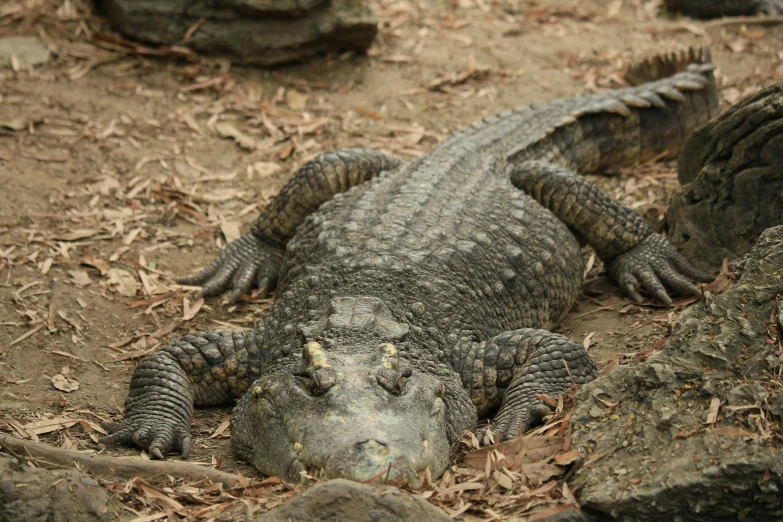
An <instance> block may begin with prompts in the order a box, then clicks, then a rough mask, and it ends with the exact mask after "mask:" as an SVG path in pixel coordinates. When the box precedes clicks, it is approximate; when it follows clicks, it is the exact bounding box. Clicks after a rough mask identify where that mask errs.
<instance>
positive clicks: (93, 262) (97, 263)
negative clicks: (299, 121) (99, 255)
mask: <svg viewBox="0 0 783 522" xmlns="http://www.w3.org/2000/svg"><path fill="white" fill-rule="evenodd" d="M82 264H83V265H87V266H91V267H94V268H97V269H98V270H99V271H100V272H101V275H102V276H105V275H106V272H108V271H109V263H107V262H106V261H104V260H103V259H96V258H94V257H90V256H84V257H83V258H82Z"/></svg>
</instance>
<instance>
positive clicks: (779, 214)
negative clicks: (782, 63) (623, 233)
mask: <svg viewBox="0 0 783 522" xmlns="http://www.w3.org/2000/svg"><path fill="white" fill-rule="evenodd" d="M782 165H783V84H780V83H779V84H777V85H773V86H771V87H768V88H766V89H764V90H762V91H760V92H758V93H757V94H755V95H753V96H750V97H748V98H746V99H745V100H743V101H741V102H739V103H738V104H736V105H735V106H733V107H732V108H731V109H729V110H728V111H726V112H725V113H724V114H722V115H720V116H718V117H717V118H715V119H713V120H712V121H710V122H709V123H707V124H705V125H704V126H702V127H700V128H699V129H697V130H696V131H695V132H694V133H693V134H692V135H691V136H690V138H689V139H688V141H687V142H686V143H685V148H684V149H683V151H682V153H681V154H680V159H679V165H678V171H679V180H680V184H682V185H683V190H682V191H681V192H680V193H679V194H677V195H675V197H674V199H673V200H672V203H671V205H670V206H669V210H668V212H667V214H666V223H667V226H668V228H669V238H670V239H671V241H672V243H674V245H675V246H676V247H678V248H679V249H680V250H681V251H682V252H683V253H684V254H685V256H686V257H687V258H688V259H692V260H695V262H696V264H699V263H700V264H701V268H705V269H706V268H713V269H714V268H718V267H720V265H721V262H722V261H723V259H724V258H729V259H730V260H733V259H736V258H738V257H741V256H742V255H743V254H745V253H746V252H748V251H749V250H750V247H751V246H752V245H753V244H754V243H755V242H756V239H757V238H758V236H759V234H761V232H762V231H763V230H764V229H766V228H769V227H772V226H775V225H780V224H783V169H781V166H782Z"/></svg>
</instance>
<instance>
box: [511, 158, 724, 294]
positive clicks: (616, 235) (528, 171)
mask: <svg viewBox="0 0 783 522" xmlns="http://www.w3.org/2000/svg"><path fill="white" fill-rule="evenodd" d="M509 174H510V177H511V182H512V183H513V184H514V186H516V187H517V188H520V189H522V190H524V191H525V192H527V193H528V194H529V195H531V196H532V197H533V198H535V199H536V200H537V201H538V202H539V203H540V204H541V205H543V206H545V207H546V208H548V209H549V210H550V211H551V212H552V213H553V214H555V216H557V218H558V219H560V220H561V221H563V222H564V223H565V224H566V225H568V227H569V228H570V229H571V230H572V231H573V232H574V234H576V235H577V236H578V237H579V238H580V239H581V240H584V241H586V242H587V243H589V244H590V246H592V247H593V248H594V249H595V251H596V254H598V257H600V258H601V259H602V260H603V261H604V263H606V264H607V266H608V270H609V274H610V275H611V276H612V278H613V279H614V280H615V282H616V283H617V284H618V285H619V286H620V288H622V290H623V291H624V292H625V293H626V294H627V295H628V296H629V297H630V298H631V299H633V300H634V301H635V302H637V303H639V302H641V301H642V296H641V295H640V294H639V291H638V289H639V288H640V287H641V288H644V289H645V290H646V291H647V292H648V293H649V294H651V295H653V296H655V298H656V299H658V300H659V301H660V302H662V303H664V304H670V303H671V302H672V300H671V298H670V297H669V295H668V293H667V288H668V289H670V290H671V291H673V292H676V293H679V294H685V295H695V296H700V295H701V290H699V288H698V287H697V286H696V285H694V284H693V281H708V280H709V277H708V276H707V275H706V274H704V273H703V272H701V271H700V270H698V269H697V268H695V267H694V266H693V265H691V264H690V262H688V260H687V259H685V258H684V257H683V256H682V255H681V254H680V253H679V252H677V250H676V249H675V248H674V247H673V246H672V245H671V243H669V240H668V239H665V238H664V237H662V236H660V235H658V234H656V233H655V232H654V231H653V229H652V228H651V227H650V225H648V224H647V222H645V221H644V219H642V217H641V216H639V215H638V214H637V213H636V212H634V211H633V210H631V209H630V208H628V207H626V206H623V205H621V204H620V203H619V202H618V201H616V200H614V199H612V198H610V197H609V196H606V195H604V194H602V193H601V192H600V190H598V187H596V186H595V185H594V184H593V183H591V182H590V181H588V180H587V179H585V178H584V177H582V176H580V175H578V174H577V173H576V172H574V171H572V170H570V169H568V168H566V167H563V166H562V165H559V164H555V163H549V162H543V161H528V162H525V163H522V164H520V165H514V166H511V167H509Z"/></svg>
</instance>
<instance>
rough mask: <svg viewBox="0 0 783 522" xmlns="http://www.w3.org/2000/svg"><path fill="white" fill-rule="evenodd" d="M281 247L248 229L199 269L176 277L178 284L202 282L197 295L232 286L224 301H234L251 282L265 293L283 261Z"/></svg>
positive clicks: (211, 293) (274, 279)
mask: <svg viewBox="0 0 783 522" xmlns="http://www.w3.org/2000/svg"><path fill="white" fill-rule="evenodd" d="M283 254H284V251H283V249H282V248H280V247H278V246H276V245H272V244H271V243H268V242H266V241H264V240H263V239H260V238H259V237H258V236H256V235H255V234H253V233H252V232H251V233H248V234H245V235H244V236H242V237H240V238H239V239H237V240H236V241H232V242H231V243H229V244H228V245H227V246H226V248H224V249H223V251H222V252H220V254H219V255H218V257H217V258H215V260H214V261H212V263H210V264H209V265H208V266H207V267H206V268H204V269H203V270H202V271H201V272H199V273H197V274H194V275H192V276H187V277H182V278H180V279H177V282H178V283H180V284H186V285H202V288H201V290H200V291H199V293H198V295H197V297H211V296H214V295H219V294H221V293H223V292H224V291H226V290H232V292H231V296H230V297H229V300H228V302H229V303H230V304H234V303H236V302H237V301H238V300H239V296H241V295H242V294H246V293H248V292H249V291H250V289H251V288H253V286H254V285H255V286H257V287H258V288H259V290H260V296H261V297H262V298H264V297H266V295H267V293H268V292H269V291H270V290H272V288H274V286H275V284H276V282H277V275H278V273H279V271H280V265H281V264H282V261H283Z"/></svg>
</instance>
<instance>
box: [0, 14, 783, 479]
mask: <svg viewBox="0 0 783 522" xmlns="http://www.w3.org/2000/svg"><path fill="white" fill-rule="evenodd" d="M13 3H14V2H13V1H12V2H11V4H13ZM28 3H29V2H28ZM33 3H36V2H33ZM37 3H40V2H37ZM61 3H62V2H49V3H47V2H44V7H43V8H42V9H43V13H44V14H43V15H40V16H37V17H23V18H21V19H20V18H14V17H13V16H9V17H7V18H2V14H0V37H1V36H6V35H10V34H39V35H42V36H43V39H44V41H45V42H47V43H48V44H49V45H50V47H51V48H52V50H53V51H54V53H53V56H52V59H51V60H50V61H49V62H48V63H47V64H45V65H43V66H41V67H38V68H36V69H34V70H32V71H24V70H22V71H14V70H12V69H11V68H3V67H6V65H7V64H0V180H2V183H3V185H2V190H0V429H2V430H3V431H6V432H9V433H14V432H16V433H18V430H17V429H16V428H15V427H14V424H13V423H16V426H21V425H23V424H25V423H26V422H30V421H41V420H46V419H52V418H55V419H57V418H66V419H72V420H79V419H84V420H86V421H89V423H92V424H89V423H79V422H76V423H70V426H68V424H69V423H68V422H66V421H62V422H60V423H59V424H57V423H54V428H56V429H54V428H53V429H52V430H51V431H50V432H48V433H46V429H42V430H40V432H41V433H40V435H39V436H40V438H41V439H42V440H46V441H48V442H50V443H53V444H56V445H61V446H64V447H69V448H78V449H94V450H104V448H103V447H102V446H101V445H99V444H97V443H96V442H95V440H96V438H97V435H98V434H97V433H96V432H95V431H94V429H93V428H91V427H90V426H91V425H92V426H93V427H94V426H96V425H97V423H98V422H99V421H100V420H106V419H111V418H117V417H118V416H119V415H120V413H121V411H122V404H123V400H124V398H125V395H126V390H127V385H128V382H129V381H130V376H131V374H132V371H133V368H134V365H135V361H137V360H138V358H139V357H140V355H141V354H143V353H145V352H146V351H148V350H149V349H151V348H154V346H156V345H157V343H166V342H167V341H169V340H171V339H175V338H177V337H178V336H181V335H183V334H185V333H186V332H188V331H191V330H195V329H220V328H229V327H235V328H247V327H248V326H250V325H251V324H253V323H255V322H256V321H258V320H259V318H260V317H261V316H262V315H263V313H264V311H265V310H266V309H267V308H268V307H269V304H270V303H269V301H268V300H260V299H256V298H250V299H247V300H245V301H243V302H242V303H241V304H239V305H238V306H228V305H226V304H224V301H223V298H212V299H208V300H207V301H206V302H205V303H203V305H202V303H199V302H195V303H194V298H193V296H194V293H195V289H188V288H181V287H178V286H177V285H175V284H174V282H173V278H174V277H175V276H181V275H184V274H188V273H191V272H192V271H195V270H196V269H197V268H199V267H202V266H204V265H205V264H207V263H208V262H209V261H210V260H211V259H212V258H213V257H214V256H215V255H216V253H217V252H218V251H219V249H220V248H221V247H222V246H223V245H224V244H225V242H226V238H229V239H230V238H231V237H233V236H234V235H235V234H236V233H237V230H239V229H240V225H241V226H247V224H249V223H251V222H252V220H253V219H254V217H255V216H256V215H257V214H258V209H259V208H263V206H264V205H265V204H266V202H267V201H268V200H269V197H270V196H271V195H273V194H274V193H275V192H276V190H278V189H279V187H280V186H281V185H282V183H283V182H284V181H285V180H286V179H288V177H289V176H290V175H291V174H292V173H293V172H294V171H295V169H296V168H297V167H298V166H299V165H301V164H302V163H303V162H304V161H305V160H306V159H309V158H311V157H313V156H315V155H317V154H319V153H321V152H323V151H326V150H329V149H332V148H335V147H351V146H371V147H377V148H381V149H384V150H387V151H389V152H392V153H395V154H399V155H400V156H401V157H411V156H414V155H418V154H421V153H423V152H426V151H427V150H429V149H430V148H432V146H434V145H435V144H436V143H437V142H438V141H440V140H442V139H443V138H444V137H445V136H446V135H447V134H448V133H449V132H451V131H454V130H456V129H458V128H459V127H460V126H462V125H464V124H467V123H470V122H471V121H473V120H475V119H477V118H480V117H482V116H485V115H488V114H492V113H496V112H499V111H501V110H503V109H505V108H508V107H513V106H515V105H519V104H525V103H532V102H537V101H547V100H551V99H553V98H557V97H563V96H572V95H577V94H582V93H585V92H590V91H595V90H600V89H605V88H612V87H617V86H619V85H621V82H622V71H623V69H624V67H625V65H626V64H628V63H630V62H632V61H634V60H637V59H639V58H641V57H645V56H650V55H652V54H655V53H660V52H668V51H672V50H676V49H683V48H686V47H687V46H701V45H710V47H711V48H712V50H713V58H714V62H715V63H716V64H717V66H718V67H719V70H718V74H719V80H720V85H721V89H722V91H721V92H722V98H723V101H724V103H729V102H734V101H736V100H738V99H740V98H741V97H742V96H744V95H747V94H749V93H751V92H754V91H755V90H757V89H759V88H761V87H763V86H764V85H767V84H769V83H771V82H773V81H775V80H778V81H779V80H781V79H782V78H783V27H780V26H778V25H774V24H768V25H759V24H753V25H743V24H740V23H726V22H717V23H716V22H711V23H702V22H695V21H692V20H682V19H673V18H670V17H665V16H659V15H658V14H657V12H656V11H655V9H654V2H643V1H641V0H626V1H613V2H609V1H605V2H600V1H595V2H588V1H583V2H572V1H565V0H562V1H555V0H552V1H540V2H529V1H523V0H500V1H494V2H493V1H489V0H453V1H451V2H434V1H430V0H418V1H415V0H412V1H405V0H401V1H392V0H386V1H377V2H373V4H374V6H375V8H376V11H377V12H378V14H379V16H380V17H381V20H382V29H381V32H380V35H379V37H378V40H377V43H376V44H375V45H374V46H373V47H372V48H371V50H370V52H369V53H368V54H367V55H356V54H352V53H347V54H342V55H338V54H335V55H327V56H321V57H317V58H315V59H312V60H309V61H307V62H306V63H301V64H294V65H290V66H285V67H280V68H276V69H274V70H249V69H240V68H236V67H230V64H229V63H227V62H225V61H220V60H207V61H205V62H204V63H202V64H194V63H189V62H178V61H172V60H168V59H165V58H163V59H160V58H155V57H149V56H147V57H145V56H140V55H134V54H126V53H116V52H111V51H108V50H106V49H102V48H100V47H97V46H95V45H93V44H91V43H89V42H88V41H87V40H86V39H85V38H84V35H83V31H82V30H80V25H79V23H80V22H79V19H78V16H77V17H75V18H73V19H70V18H69V17H68V16H67V13H66V15H65V16H60V15H58V14H57V12H56V11H55V10H56V9H57V8H58V5H59V4H61ZM19 5H22V3H19ZM49 7H51V10H49V11H46V9H47V8H49ZM2 12H3V11H2V8H0V13H2ZM90 24H91V25H90V27H93V26H96V24H97V22H95V21H94V20H91V21H90ZM11 127H14V128H15V130H12V128H11ZM231 135H233V136H234V137H233V138H232V137H231ZM593 179H594V180H596V181H597V182H598V183H599V184H600V185H601V186H602V187H603V188H604V189H605V190H606V191H607V192H608V193H610V194H613V195H614V196H616V197H619V198H621V199H622V200H623V201H624V202H626V203H628V204H632V205H633V206H634V207H635V208H638V209H640V210H641V211H644V212H645V213H646V214H645V215H646V216H647V217H648V218H650V219H651V220H652V221H653V222H654V223H656V224H657V223H660V219H661V217H662V211H663V210H664V209H665V207H666V205H667V204H668V199H669V197H670V196H671V194H672V193H673V192H674V191H676V190H677V183H676V178H675V177H674V164H673V163H672V162H669V163H664V164H656V165H647V166H642V167H638V168H634V169H630V170H628V171H626V172H623V173H621V174H619V175H617V176H613V177H594V178H593ZM242 230H244V229H242ZM586 255H589V254H586ZM599 268H600V266H596V267H595V268H594V269H593V271H592V272H591V274H590V276H589V278H588V282H587V283H586V285H585V289H584V292H583V295H582V297H581V298H580V300H579V302H578V303H577V305H576V306H575V307H574V310H573V312H572V313H571V315H570V316H569V318H568V319H567V321H566V322H565V324H564V325H562V326H561V328H560V330H561V331H563V332H565V333H567V334H568V335H570V336H571V337H572V338H574V339H576V340H584V339H586V338H588V340H587V342H588V343H590V351H591V353H592V354H593V355H594V357H595V358H596V360H597V361H599V362H601V363H602V364H606V362H607V361H610V360H615V361H616V360H619V359H618V355H617V354H629V353H634V352H638V351H644V350H650V349H654V348H655V347H657V346H659V345H660V342H659V340H660V339H662V338H664V337H665V336H666V335H667V332H668V325H670V323H671V321H672V319H673V318H674V317H676V315H677V314H679V313H680V312H681V310H682V308H681V307H679V308H678V307H673V308H668V309H667V308H662V307H658V306H654V305H647V306H642V307H639V306H633V305H631V304H630V303H629V302H628V301H626V300H624V299H622V298H621V297H620V295H619V292H618V291H617V290H616V289H615V288H614V287H613V286H612V285H611V284H610V283H608V281H607V280H606V277H605V274H604V273H602V272H600V270H599ZM123 277H126V278H130V280H129V281H128V282H127V283H125V282H123ZM123 292H124V293H125V294H126V295H123ZM199 306H200V308H199ZM56 375H61V376H63V378H57V379H56V382H57V383H59V384H58V385H59V386H60V387H61V388H69V387H76V385H78V389H76V390H75V391H70V392H68V391H63V390H60V389H57V388H55V385H54V384H53V381H52V379H53V377H55V376H56ZM230 409H231V406H225V407H222V408H212V409H207V410H199V412H198V413H197V415H196V421H195V425H194V428H193V435H194V437H195V441H194V451H193V460H195V461H198V462H205V463H214V462H215V461H222V466H223V469H225V470H229V471H231V470H235V469H241V471H242V473H244V474H246V475H253V473H254V472H253V470H252V469H250V468H248V467H246V466H242V465H241V464H239V463H237V462H235V461H234V460H233V459H232V458H231V454H230V448H229V444H228V439H227V438H226V437H225V433H226V432H225V431H223V432H222V434H218V435H217V436H216V437H215V438H210V435H211V434H213V433H215V431H216V429H217V428H218V427H219V426H220V424H221V422H222V421H224V420H225V419H226V418H227V416H228V414H229V413H230ZM218 431H220V430H218ZM105 451H107V452H109V453H110V454H128V455H130V454H138V451H136V450H135V449H132V448H115V447H111V448H106V449H105Z"/></svg>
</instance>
